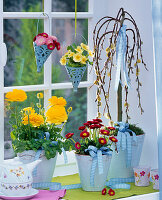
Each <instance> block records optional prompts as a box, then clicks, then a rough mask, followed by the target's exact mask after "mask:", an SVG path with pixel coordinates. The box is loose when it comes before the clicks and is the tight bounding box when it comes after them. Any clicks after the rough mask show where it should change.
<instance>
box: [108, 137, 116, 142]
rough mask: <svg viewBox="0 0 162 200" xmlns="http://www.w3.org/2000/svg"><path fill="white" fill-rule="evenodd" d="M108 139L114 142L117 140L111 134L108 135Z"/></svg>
mask: <svg viewBox="0 0 162 200" xmlns="http://www.w3.org/2000/svg"><path fill="white" fill-rule="evenodd" d="M109 139H110V140H111V141H112V142H115V143H116V142H118V140H117V139H116V138H115V137H113V136H112V137H109Z"/></svg>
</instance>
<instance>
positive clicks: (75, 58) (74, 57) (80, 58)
mask: <svg viewBox="0 0 162 200" xmlns="http://www.w3.org/2000/svg"><path fill="white" fill-rule="evenodd" d="M73 60H74V61H75V62H80V61H81V60H82V55H81V54H80V53H76V54H75V55H74V56H73Z"/></svg>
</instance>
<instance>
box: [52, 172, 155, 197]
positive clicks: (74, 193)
mask: <svg viewBox="0 0 162 200" xmlns="http://www.w3.org/2000/svg"><path fill="white" fill-rule="evenodd" d="M53 182H59V183H61V184H62V185H70V184H77V183H80V179H79V175H78V174H74V175H69V176H58V177H55V178H53ZM129 184H130V185H131V189H130V190H126V189H116V190H115V196H113V197H111V196H109V195H108V194H107V195H101V192H85V191H83V190H82V189H73V190H67V192H66V195H65V197H64V199H67V200H91V199H93V200H105V199H107V200H113V199H120V198H124V197H130V196H134V195H141V194H148V193H153V192H158V190H153V187H152V183H151V184H150V186H148V187H137V186H135V185H134V183H129Z"/></svg>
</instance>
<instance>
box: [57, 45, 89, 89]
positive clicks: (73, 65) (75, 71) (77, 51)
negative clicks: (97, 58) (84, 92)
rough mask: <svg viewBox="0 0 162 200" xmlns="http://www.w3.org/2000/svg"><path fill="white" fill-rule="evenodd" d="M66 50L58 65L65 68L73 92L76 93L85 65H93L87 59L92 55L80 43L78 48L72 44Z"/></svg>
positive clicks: (87, 48) (86, 47)
mask: <svg viewBox="0 0 162 200" xmlns="http://www.w3.org/2000/svg"><path fill="white" fill-rule="evenodd" d="M67 50H68V52H66V53H65V55H64V56H62V58H61V59H60V63H61V65H64V66H65V67H66V70H67V73H68V75H69V78H70V80H71V81H72V84H73V88H74V91H77V88H78V85H79V83H80V81H81V79H82V77H83V75H84V72H85V70H86V68H87V65H88V64H90V65H92V64H93V63H92V62H91V61H90V60H89V58H88V57H89V56H90V57H93V53H92V51H91V50H89V47H88V46H87V45H86V44H84V43H81V44H80V46H77V45H76V44H75V43H74V44H72V45H70V46H68V47H67Z"/></svg>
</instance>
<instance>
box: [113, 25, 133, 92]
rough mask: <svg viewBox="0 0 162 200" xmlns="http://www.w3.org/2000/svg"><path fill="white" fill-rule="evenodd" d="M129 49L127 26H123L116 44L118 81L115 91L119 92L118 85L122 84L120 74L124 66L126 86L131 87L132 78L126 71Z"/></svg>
mask: <svg viewBox="0 0 162 200" xmlns="http://www.w3.org/2000/svg"><path fill="white" fill-rule="evenodd" d="M126 49H127V36H126V25H122V27H121V28H120V30H119V33H118V37H117V42H116V66H117V72H116V80H115V90H118V85H119V82H120V72H121V67H122V66H123V73H124V79H125V85H127V86H128V87H130V78H129V77H128V72H127V69H126V63H125V56H126Z"/></svg>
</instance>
